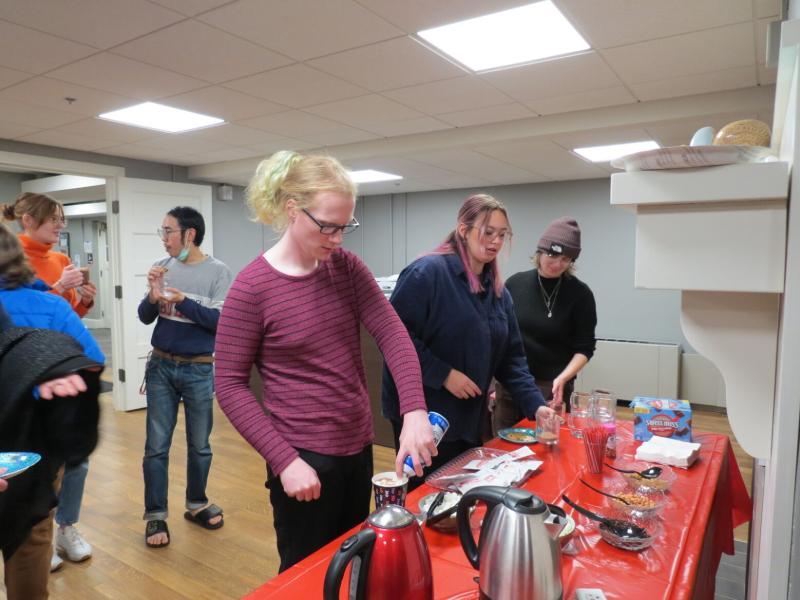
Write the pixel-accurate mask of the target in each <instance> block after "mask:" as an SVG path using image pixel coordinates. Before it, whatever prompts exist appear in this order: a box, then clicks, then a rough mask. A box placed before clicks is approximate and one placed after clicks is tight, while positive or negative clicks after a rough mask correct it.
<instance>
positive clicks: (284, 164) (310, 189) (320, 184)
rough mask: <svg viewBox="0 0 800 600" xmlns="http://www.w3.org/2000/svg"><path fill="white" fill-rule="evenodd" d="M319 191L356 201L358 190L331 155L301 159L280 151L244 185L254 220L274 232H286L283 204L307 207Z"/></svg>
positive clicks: (257, 168)
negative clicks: (291, 200) (267, 226)
mask: <svg viewBox="0 0 800 600" xmlns="http://www.w3.org/2000/svg"><path fill="white" fill-rule="evenodd" d="M320 192H338V193H341V194H346V195H348V196H352V197H354V198H355V196H356V192H357V188H356V184H355V183H353V180H352V179H350V175H349V174H348V173H347V171H346V170H345V168H344V167H343V166H342V165H341V163H340V162H339V161H338V160H336V159H335V158H333V157H332V156H316V155H309V156H304V155H302V154H298V153H297V152H292V151H291V150H280V151H278V152H276V153H275V154H273V155H272V156H270V157H269V158H266V159H264V160H262V161H261V163H259V165H258V167H256V172H255V174H254V175H253V178H252V179H251V180H250V185H248V186H247V199H246V202H247V206H248V207H249V208H250V212H251V213H252V215H253V220H254V221H257V222H259V223H263V224H264V225H270V226H271V227H272V228H273V229H275V230H276V231H283V230H284V229H286V226H287V225H288V223H287V216H286V202H287V201H288V200H290V199H294V201H295V202H297V206H298V208H308V207H309V206H311V203H312V201H313V199H314V196H315V195H316V194H318V193H320Z"/></svg>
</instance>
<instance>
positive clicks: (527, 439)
mask: <svg viewBox="0 0 800 600" xmlns="http://www.w3.org/2000/svg"><path fill="white" fill-rule="evenodd" d="M497 437H499V438H501V439H504V440H505V441H507V442H511V443H512V444H535V443H536V430H535V429H530V428H529V427H509V428H508V429H501V430H500V431H498V432H497Z"/></svg>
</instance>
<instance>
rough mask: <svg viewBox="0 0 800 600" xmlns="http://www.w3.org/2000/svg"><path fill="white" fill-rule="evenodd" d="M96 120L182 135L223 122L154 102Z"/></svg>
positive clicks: (118, 111) (105, 115)
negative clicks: (185, 132)
mask: <svg viewBox="0 0 800 600" xmlns="http://www.w3.org/2000/svg"><path fill="white" fill-rule="evenodd" d="M98 118H100V119H105V120H106V121H114V122H115V123H122V124H124V125H133V126H134V127H144V128H145V129H153V130H155V131H164V132H166V133H182V132H184V131H191V130H193V129H203V128H204V127H211V126H213V125H219V124H221V123H224V122H225V121H224V119H218V118H217V117H210V116H208V115H201V114H199V113H195V112H191V111H188V110H182V109H180V108H173V107H172V106H165V105H164V104H157V103H156V102H143V103H142V104H136V105H135V106H129V107H128V108H122V109H120V110H114V111H111V112H107V113H103V114H102V115H98Z"/></svg>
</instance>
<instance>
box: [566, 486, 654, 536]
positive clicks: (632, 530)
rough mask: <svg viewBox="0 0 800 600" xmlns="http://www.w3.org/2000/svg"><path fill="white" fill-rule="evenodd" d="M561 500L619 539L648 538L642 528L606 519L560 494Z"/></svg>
mask: <svg viewBox="0 0 800 600" xmlns="http://www.w3.org/2000/svg"><path fill="white" fill-rule="evenodd" d="M561 499H562V500H563V501H564V502H566V503H567V504H569V505H570V506H571V507H572V508H574V509H575V510H577V511H578V512H579V513H581V514H582V515H584V516H586V517H589V518H590V519H593V520H595V521H599V522H600V527H601V528H602V529H606V530H608V531H610V532H611V533H613V534H614V535H616V536H617V537H620V538H627V539H636V540H644V539H647V538H649V537H650V535H649V534H648V533H647V530H646V529H645V528H644V527H639V526H638V525H635V524H634V523H631V522H630V521H622V520H620V519H608V518H606V517H603V516H601V515H598V514H596V513H593V512H592V511H590V510H588V509H586V508H583V507H582V506H579V505H577V504H575V503H574V502H573V501H572V500H570V499H569V498H567V497H566V496H564V495H563V494H562V496H561Z"/></svg>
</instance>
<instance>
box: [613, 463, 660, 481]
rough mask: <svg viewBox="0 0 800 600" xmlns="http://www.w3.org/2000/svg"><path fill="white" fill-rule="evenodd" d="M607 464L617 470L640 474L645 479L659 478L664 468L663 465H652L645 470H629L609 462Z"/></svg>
mask: <svg viewBox="0 0 800 600" xmlns="http://www.w3.org/2000/svg"><path fill="white" fill-rule="evenodd" d="M606 466H607V467H608V468H609V469H614V470H615V471H619V472H620V473H633V474H634V475H639V476H640V477H643V478H644V479H658V478H659V477H660V476H661V471H662V470H663V469H662V468H661V467H650V468H648V469H645V470H644V471H629V470H627V469H619V468H617V467H614V466H612V465H610V464H608V463H606Z"/></svg>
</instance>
